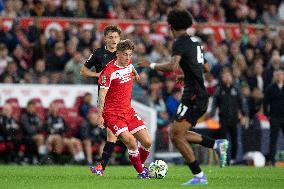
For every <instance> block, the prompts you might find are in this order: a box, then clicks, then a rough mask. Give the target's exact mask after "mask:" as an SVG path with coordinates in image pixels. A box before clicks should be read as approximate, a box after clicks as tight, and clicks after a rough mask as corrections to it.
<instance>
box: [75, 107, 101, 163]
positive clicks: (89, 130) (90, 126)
mask: <svg viewBox="0 0 284 189" xmlns="http://www.w3.org/2000/svg"><path fill="white" fill-rule="evenodd" d="M87 117H88V118H87V120H86V121H85V122H84V123H83V125H82V126H81V127H80V134H79V135H80V137H79V138H80V139H81V140H82V141H83V144H84V151H85V153H86V158H87V161H88V164H89V165H92V164H93V147H95V148H96V150H97V157H96V159H97V160H99V159H101V156H102V152H103V147H104V145H105V142H106V130H105V129H101V128H99V127H98V123H97V118H98V114H97V112H96V111H94V110H91V111H89V113H88V116H87Z"/></svg>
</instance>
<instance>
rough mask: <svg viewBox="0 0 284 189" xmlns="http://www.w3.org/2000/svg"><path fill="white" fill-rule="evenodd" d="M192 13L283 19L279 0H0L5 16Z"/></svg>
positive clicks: (201, 17) (207, 17) (215, 18)
mask: <svg viewBox="0 0 284 189" xmlns="http://www.w3.org/2000/svg"><path fill="white" fill-rule="evenodd" d="M172 6H178V7H182V8H186V9H188V10H189V11H191V12H192V14H193V16H194V19H195V20H196V21H197V22H244V21H246V22H249V23H254V24H259V23H264V24H275V25H277V24H279V23H283V21H284V13H283V12H284V3H283V1H282V0H269V1H264V0H260V1H253V0H231V1H225V0H55V1H48V0H1V1H0V13H1V14H2V15H4V16H10V17H16V16H47V17H54V16H58V17H80V18H112V19H147V20H152V21H159V20H165V19H166V15H167V12H168V10H169V8H170V7H172Z"/></svg>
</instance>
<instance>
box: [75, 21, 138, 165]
mask: <svg viewBox="0 0 284 189" xmlns="http://www.w3.org/2000/svg"><path fill="white" fill-rule="evenodd" d="M120 35H121V29H120V28H119V27H118V26H115V25H109V26H107V27H106V28H105V29H104V40H105V44H106V45H105V46H104V47H101V48H98V49H96V50H94V52H93V53H92V54H91V55H90V57H89V58H88V60H87V61H86V62H85V64H84V65H83V66H82V68H81V70H80V74H81V75H82V76H85V77H95V78H98V77H99V76H100V72H101V71H102V70H103V69H104V68H105V66H106V65H107V64H108V63H109V62H110V61H111V60H113V59H116V46H117V44H118V43H119V41H120ZM93 67H95V69H96V70H95V72H94V71H91V68H93ZM135 79H139V76H138V74H137V72H136V71H135ZM116 141H117V137H116V136H115V135H114V134H113V133H112V132H111V131H110V130H109V129H107V142H106V144H105V146H104V149H103V153H102V161H101V162H100V163H98V165H97V169H103V170H104V169H105V167H106V166H107V164H108V162H109V159H110V157H111V155H112V152H113V150H114V147H115V143H116Z"/></svg>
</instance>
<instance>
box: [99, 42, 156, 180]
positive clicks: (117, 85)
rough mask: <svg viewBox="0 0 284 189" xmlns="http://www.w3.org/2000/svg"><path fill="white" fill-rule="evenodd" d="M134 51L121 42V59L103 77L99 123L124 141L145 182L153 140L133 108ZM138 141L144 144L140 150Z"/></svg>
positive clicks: (118, 50) (103, 73)
mask: <svg viewBox="0 0 284 189" xmlns="http://www.w3.org/2000/svg"><path fill="white" fill-rule="evenodd" d="M133 50H134V44H133V43H132V42H131V40H128V39H127V40H123V41H120V42H119V43H118V45H117V53H116V55H117V59H116V60H112V61H111V62H110V63H108V64H107V66H106V67H105V69H104V70H103V71H102V73H101V75H100V77H99V86H100V92H99V99H98V124H99V126H100V127H103V125H104V124H105V125H106V127H107V128H108V129H110V130H111V131H112V132H113V133H114V134H115V135H116V136H117V137H119V138H120V139H121V140H122V141H123V143H124V144H125V145H126V147H127V148H128V154H129V159H130V161H131V163H132V165H133V166H134V168H135V169H136V171H137V172H138V178H141V179H145V178H149V173H148V170H147V168H144V167H143V164H144V162H145V160H146V159H147V157H148V155H149V152H150V148H151V139H150V135H149V133H148V130H147V128H146V126H145V124H144V122H143V121H142V119H141V118H140V117H139V116H138V115H137V113H136V112H135V111H134V109H133V108H132V107H131V93H132V85H133V75H132V72H133V69H134V68H133V65H132V64H129V62H130V61H131V57H132V53H133ZM137 140H138V141H139V142H140V144H141V146H140V147H139V148H138V147H137V143H136V141H137ZM102 174H103V173H102Z"/></svg>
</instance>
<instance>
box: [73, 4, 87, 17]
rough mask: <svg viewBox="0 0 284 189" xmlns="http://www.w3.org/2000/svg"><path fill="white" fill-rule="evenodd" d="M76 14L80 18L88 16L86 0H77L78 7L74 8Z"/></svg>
mask: <svg viewBox="0 0 284 189" xmlns="http://www.w3.org/2000/svg"><path fill="white" fill-rule="evenodd" d="M74 16H75V17H78V18H86V17H87V12H86V8H85V1H84V0H77V8H76V9H75V10H74Z"/></svg>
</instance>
